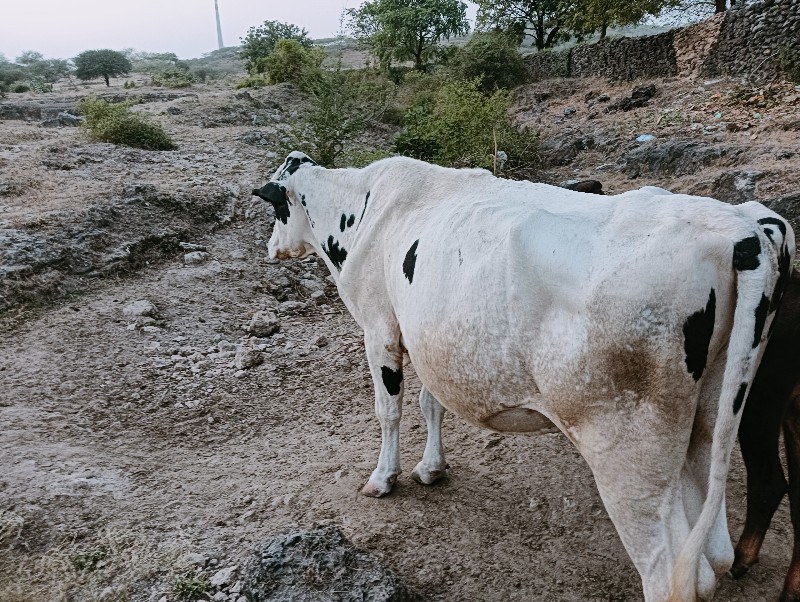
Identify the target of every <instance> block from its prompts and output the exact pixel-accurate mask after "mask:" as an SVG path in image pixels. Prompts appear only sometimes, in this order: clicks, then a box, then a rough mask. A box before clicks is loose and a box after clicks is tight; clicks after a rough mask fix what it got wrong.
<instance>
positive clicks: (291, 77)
mask: <svg viewBox="0 0 800 602" xmlns="http://www.w3.org/2000/svg"><path fill="white" fill-rule="evenodd" d="M324 59H325V54H324V53H323V52H322V51H321V50H318V49H314V48H312V49H306V48H304V47H303V46H302V45H301V44H300V42H298V41H297V40H279V41H278V43H277V44H275V49H274V50H273V51H272V52H271V53H270V54H269V56H267V57H265V58H263V59H261V63H263V71H264V72H266V74H267V75H268V77H269V81H270V82H271V83H273V84H279V83H281V82H290V83H292V84H294V85H296V86H297V87H298V88H300V89H301V90H309V89H311V87H312V86H313V85H314V83H315V82H317V81H318V80H319V78H320V77H321V70H320V67H321V65H322V61H323V60H324Z"/></svg>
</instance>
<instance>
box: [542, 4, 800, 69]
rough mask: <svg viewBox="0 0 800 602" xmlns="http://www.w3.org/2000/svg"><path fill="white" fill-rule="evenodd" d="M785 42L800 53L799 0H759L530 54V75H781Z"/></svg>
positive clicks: (789, 48)
mask: <svg viewBox="0 0 800 602" xmlns="http://www.w3.org/2000/svg"><path fill="white" fill-rule="evenodd" d="M781 48H786V49H787V50H789V51H791V52H795V53H797V54H798V57H800V0H761V1H760V2H755V3H753V4H747V5H743V4H739V5H737V7H736V8H732V9H731V10H728V11H726V12H725V13H721V14H719V15H715V16H714V17H712V18H710V19H708V20H706V21H703V22H702V23H697V24H695V25H690V26H688V27H684V28H681V29H673V30H672V31H668V32H666V33H662V34H658V35H655V36H646V37H641V38H616V39H612V40H601V41H599V42H597V43H595V44H584V45H581V46H576V47H574V48H570V49H568V50H563V51H558V52H540V53H537V54H534V55H531V56H529V57H527V58H526V62H527V65H528V69H529V70H530V74H531V80H532V81H538V80H541V79H548V78H552V77H588V76H596V77H607V78H609V79H618V80H633V79H637V78H650V77H664V76H670V75H680V76H687V77H690V76H698V77H713V76H718V75H734V76H745V77H748V78H750V79H754V80H764V79H771V78H773V77H776V76H780V73H779V65H778V60H777V58H778V53H779V51H780V49H781Z"/></svg>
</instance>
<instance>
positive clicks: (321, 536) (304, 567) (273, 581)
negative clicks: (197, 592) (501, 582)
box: [242, 526, 422, 602]
mask: <svg viewBox="0 0 800 602" xmlns="http://www.w3.org/2000/svg"><path fill="white" fill-rule="evenodd" d="M242 593H244V594H245V595H246V596H247V599H248V600H249V601H250V602H312V601H313V602H345V601H347V602H418V601H420V600H422V598H420V597H419V596H417V595H415V594H414V593H412V592H411V591H409V590H408V589H407V588H406V587H405V586H404V585H403V584H402V583H400V582H399V581H398V579H397V577H396V576H395V574H394V573H393V572H392V571H391V570H389V569H388V568H386V567H385V566H384V565H383V564H382V563H381V562H380V561H379V560H378V559H377V558H375V557H374V556H372V555H370V554H368V553H367V552H364V551H362V550H359V549H358V548H356V547H355V546H354V545H353V544H352V543H351V542H350V541H349V540H348V539H347V538H346V537H345V536H344V534H343V533H342V532H341V531H340V530H339V528H338V527H335V526H327V527H320V528H316V529H310V530H295V531H290V532H289V533H286V534H283V535H277V536H276V537H273V538H272V539H269V540H267V541H265V542H264V543H262V544H260V545H259V546H258V547H257V548H256V553H255V558H254V559H253V560H252V561H251V562H250V564H249V565H248V566H247V568H246V569H245V576H244V587H243V592H242Z"/></svg>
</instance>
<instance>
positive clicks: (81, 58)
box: [75, 49, 133, 86]
mask: <svg viewBox="0 0 800 602" xmlns="http://www.w3.org/2000/svg"><path fill="white" fill-rule="evenodd" d="M132 68H133V66H132V65H131V62H130V61H129V60H128V58H127V57H126V56H125V55H124V54H122V53H121V52H117V51H116V50H108V49H104V50H84V51H83V52H81V53H80V54H79V55H78V56H76V57H75V76H76V77H77V78H78V79H82V80H84V81H85V80H89V79H95V78H97V77H102V78H103V79H104V80H105V81H106V86H110V85H111V84H110V83H109V81H108V78H109V77H119V76H120V75H127V74H128V73H130V71H131V69H132Z"/></svg>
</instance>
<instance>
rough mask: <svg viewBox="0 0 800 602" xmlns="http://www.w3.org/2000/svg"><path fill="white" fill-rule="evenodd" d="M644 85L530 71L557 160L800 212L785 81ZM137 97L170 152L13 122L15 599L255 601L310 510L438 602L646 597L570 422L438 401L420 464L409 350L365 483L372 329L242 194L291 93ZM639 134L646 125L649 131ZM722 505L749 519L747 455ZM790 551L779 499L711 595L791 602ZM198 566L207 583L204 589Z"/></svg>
mask: <svg viewBox="0 0 800 602" xmlns="http://www.w3.org/2000/svg"><path fill="white" fill-rule="evenodd" d="M654 83H655V84H656V87H657V93H656V96H655V97H654V98H653V99H652V100H650V101H649V104H648V106H644V107H641V108H638V109H634V110H632V111H620V112H617V113H604V112H603V110H604V106H605V105H606V104H608V103H609V102H612V101H613V100H615V99H617V97H623V96H627V95H629V94H630V92H631V88H632V86H631V85H610V84H608V83H604V82H549V83H545V84H531V85H530V86H526V87H525V88H523V89H522V90H521V95H520V99H519V103H518V108H519V111H518V115H519V117H520V119H521V120H524V121H527V122H529V123H531V124H535V125H536V127H538V128H541V129H542V130H543V133H544V134H545V135H546V136H547V137H548V145H549V146H548V148H549V153H550V155H551V157H554V159H553V164H552V166H551V167H550V168H549V169H548V171H547V172H546V173H545V177H547V178H549V179H551V180H553V181H558V180H562V179H568V178H582V177H595V178H597V179H601V180H602V181H604V183H605V184H606V188H607V189H608V190H609V191H610V192H622V191H624V190H628V189H630V188H635V187H639V186H642V185H646V184H654V185H661V186H665V187H667V188H671V189H674V190H676V191H678V192H688V191H694V192H701V191H705V190H706V189H705V188H702V187H703V186H717V189H716V190H718V191H719V190H722V188H720V186H722V183H725V182H730V186H731V187H732V188H731V190H733V191H736V192H737V193H740V194H741V195H744V196H746V195H752V196H753V197H754V198H761V199H764V200H769V201H770V202H771V203H775V205H774V206H775V208H776V209H778V210H780V209H779V207H780V208H783V207H788V208H789V209H792V208H794V209H795V210H796V208H797V203H798V198H797V196H796V194H797V193H796V173H797V166H798V160H799V159H800V155H799V154H798V151H800V149H798V148H797V142H796V141H797V127H798V126H797V124H798V122H800V116H799V115H798V113H800V108H798V103H797V102H796V100H795V101H791V102H789V101H786V102H783V104H780V105H775V106H774V107H766V108H758V109H754V110H756V111H758V112H760V113H761V114H762V116H761V117H760V118H754V117H752V116H751V118H752V119H754V120H756V119H757V123H756V124H755V125H753V126H751V128H750V129H749V130H743V131H730V130H729V129H728V128H727V127H725V128H722V127H721V123H719V124H717V123H716V122H720V120H721V119H723V118H716V120H715V118H714V115H715V114H716V113H717V112H723V114H727V113H726V112H725V111H723V108H722V103H723V100H721V99H724V92H725V90H726V89H728V88H730V89H733V87H735V82H725V83H716V84H709V85H707V86H704V91H703V92H696V91H695V89H696V88H698V86H700V84H701V83H702V82H700V83H685V82H684V83H681V82H679V81H676V80H669V81H667V80H664V81H658V82H654ZM726 86H727V88H726ZM96 90H97V91H100V89H99V88H97V89H96ZM716 91H720V94H721V95H722V96H721V97H720V98H721V99H717V100H714V99H713V94H715V92H716ZM112 92H113V93H115V94H119V93H122V90H121V88H119V87H118V88H116V89H113V90H112ZM589 92H593V95H592V96H591V97H589V98H588V100H586V98H587V95H588V93H589ZM133 93H136V94H143V93H148V94H151V97H150V102H147V103H145V104H142V105H138V107H137V110H143V111H147V112H149V113H152V114H154V115H155V116H156V118H157V119H158V120H159V121H160V122H161V123H163V124H164V126H165V127H166V128H167V129H168V130H169V131H170V132H171V133H172V134H173V135H174V136H175V139H176V141H177V143H178V145H179V149H178V150H176V151H170V152H163V153H151V152H145V151H136V150H131V149H124V148H121V147H114V146H112V145H107V144H97V143H91V142H88V141H87V140H85V139H84V138H82V136H81V134H80V132H79V131H78V130H77V129H76V128H72V127H54V128H46V127H41V126H40V125H39V119H40V117H41V116H40V117H37V118H36V119H33V120H30V121H20V120H5V121H0V221H1V222H2V223H0V268H2V270H3V274H2V290H1V291H0V293H1V294H2V299H0V302H2V303H3V305H2V306H0V307H2V308H3V309H2V310H0V311H2V314H0V316H2V320H1V322H0V329H1V330H0V332H2V340H3V342H2V345H0V349H2V353H0V383H2V384H1V385H0V513H1V514H0V546H1V547H0V600H3V602H6V601H9V602H17V601H23V600H24V601H29V600H30V601H45V600H48V601H49V600H76V601H83V600H104V601H110V600H136V601H148V602H149V601H152V602H156V601H159V600H162V601H164V600H168V601H170V602H171V601H172V600H176V599H178V594H179V593H180V592H183V593H184V596H185V599H190V600H192V599H198V600H199V599H204V600H205V599H210V598H213V599H214V600H217V601H224V600H230V601H231V602H241V599H242V597H241V596H242V586H241V578H242V573H243V571H244V566H245V564H246V563H247V562H248V560H249V559H250V558H251V556H252V555H253V550H254V549H255V548H256V546H257V544H259V543H260V542H262V541H264V540H266V539H268V538H270V537H272V536H274V535H276V534H279V533H283V532H285V531H287V530H288V529H290V528H295V527H300V528H307V527H311V526H313V525H315V524H335V525H338V526H340V527H341V529H342V530H343V532H344V533H345V535H347V537H348V538H350V540H352V541H353V542H354V543H355V544H356V545H357V546H359V547H360V548H362V549H364V550H366V551H369V552H371V553H372V554H374V555H375V557H377V558H378V559H380V560H381V561H382V562H383V563H385V564H386V565H387V566H389V567H391V568H392V569H393V571H394V572H395V573H396V574H397V576H398V578H399V579H400V580H401V581H402V582H403V583H404V584H405V585H406V586H408V587H409V588H410V589H411V590H413V591H415V592H417V593H419V594H421V595H422V596H423V597H425V598H427V599H432V600H446V601H453V602H455V601H463V600H566V601H569V600H576V601H577V600H581V601H586V600H596V601H601V600H602V601H611V600H614V601H618V600H636V599H639V598H640V597H641V589H640V585H639V582H638V577H637V575H636V573H635V571H634V569H633V567H632V565H631V563H630V561H629V560H628V558H627V555H626V554H625V551H624V549H623V548H622V545H621V543H620V542H619V539H618V537H617V536H616V533H615V531H614V529H613V526H612V524H611V522H610V521H609V519H608V517H607V515H606V513H605V511H604V509H603V507H602V504H601V502H600V499H599V497H598V495H597V492H596V489H595V486H594V483H593V480H592V477H591V474H590V472H589V470H588V468H587V466H586V465H585V463H584V462H583V461H582V459H581V458H580V456H579V455H578V454H577V453H576V452H575V450H574V449H573V448H572V447H571V445H570V444H569V442H568V441H567V440H566V439H565V438H564V437H563V436H561V435H544V436H540V437H536V438H526V437H522V436H516V437H515V436H502V435H498V434H493V433H490V432H487V431H483V430H480V429H478V428H476V427H473V426H470V425H468V424H466V423H464V422H463V421H462V420H461V419H459V418H456V417H452V416H450V417H448V418H447V420H446V421H445V426H444V442H445V446H446V450H447V453H448V456H449V457H448V460H449V462H450V466H451V470H450V474H449V476H448V478H447V479H446V480H445V481H444V482H442V483H440V484H437V485H434V486H432V487H424V486H421V485H418V484H416V483H414V482H412V481H411V480H410V478H409V476H408V475H409V473H410V469H411V467H413V465H414V464H415V463H416V462H417V460H418V458H419V457H420V456H421V454H422V450H423V448H424V441H425V428H424V421H423V419H422V417H421V415H420V412H419V410H418V409H417V406H416V395H417V393H418V391H419V383H418V381H417V380H416V379H415V377H414V375H413V371H412V370H411V369H410V368H409V369H408V372H407V374H408V380H407V395H406V402H405V410H406V413H407V416H406V418H404V421H403V428H402V439H401V443H402V453H403V458H404V468H405V471H406V472H405V473H404V474H403V475H401V477H400V479H399V482H398V484H397V486H396V489H395V491H394V492H393V493H392V495H390V496H389V497H387V498H385V499H380V500H376V499H368V498H365V497H362V496H360V495H359V494H358V489H359V488H360V486H361V485H362V484H363V483H364V481H365V480H366V478H367V476H368V475H369V473H370V471H371V470H372V468H373V466H374V462H375V461H376V459H377V453H378V449H379V444H380V433H379V427H378V424H377V421H376V419H375V418H374V416H373V412H372V404H373V401H372V385H371V382H370V378H369V375H368V372H367V366H366V360H365V357H364V352H363V345H362V342H361V333H360V331H359V329H358V327H357V326H356V324H355V323H354V322H353V321H352V319H351V318H350V317H349V315H348V314H347V312H346V310H345V308H344V306H343V305H342V304H341V303H340V302H339V300H338V298H337V296H336V291H335V288H334V287H333V286H332V285H331V283H330V281H329V280H328V279H327V273H326V272H325V268H324V267H323V265H322V263H321V262H320V261H318V260H317V259H315V258H309V259H306V260H302V261H289V262H284V263H275V262H272V261H270V260H269V259H268V257H267V252H266V240H267V239H268V237H269V233H270V229H271V223H272V217H271V214H270V210H267V209H265V208H264V207H263V206H261V205H260V204H257V203H255V202H254V201H253V200H252V199H251V197H250V196H249V191H250V190H251V189H252V188H253V187H254V186H255V185H259V184H261V183H263V180H264V178H265V175H266V174H268V173H270V172H271V169H272V168H274V166H275V165H276V164H277V163H278V162H279V161H280V159H279V158H278V157H276V156H275V154H274V151H272V150H271V149H273V148H275V146H276V145H277V143H278V142H279V141H280V138H281V136H282V134H281V131H282V130H283V129H285V128H286V127H287V126H286V125H285V123H286V119H287V118H288V117H290V115H291V112H292V111H293V110H296V108H295V103H294V100H295V99H294V95H293V93H292V91H291V89H289V88H286V87H275V88H268V89H264V90H261V91H250V92H235V91H233V90H230V89H223V88H204V87H202V86H196V87H195V88H192V89H189V90H188V91H186V92H179V93H177V95H175V96H173V97H169V96H167V94H166V93H165V92H164V91H163V90H152V89H147V88H140V89H138V90H135V91H133ZM82 94H85V91H70V90H62V91H59V92H56V93H54V94H53V95H50V96H49V97H45V98H44V101H45V102H46V103H51V104H53V103H66V104H69V103H70V102H73V101H74V98H75V97H77V96H80V95H82ZM602 94H607V95H609V97H610V99H609V101H603V100H601V99H600V98H599V96H602ZM781 94H782V95H783V94H786V95H789V96H791V94H792V89H791V87H789V88H786V89H785V90H783V91H782V92H781ZM537 95H538V96H537ZM709 98H711V100H709ZM781 98H784V96H781ZM737 102H738V101H737ZM591 103H593V104H592V106H589V105H590V104H591ZM713 103H718V104H720V108H719V110H714V109H716V108H717V105H716V104H713ZM737 106H738V105H737ZM691 107H694V108H691ZM787 107H788V108H787ZM568 108H574V109H575V111H574V112H571V111H567V112H566V113H565V109H568ZM666 109H670V112H669V113H668V112H667V111H666ZM0 110H2V106H0ZM26 110H28V109H26ZM593 113H596V115H594V116H592V114H593ZM673 113H675V114H680V115H681V117H680V118H678V117H677V116H672V115H673ZM698 113H701V114H702V115H703V116H704V120H703V121H700V120H699V119H698V118H697V117H696V115H697V114H698ZM662 115H669V116H668V117H661V116H662ZM45 118H46V116H45ZM665 120H666V121H665ZM706 121H708V125H714V126H715V128H714V129H709V130H707V129H704V128H705V125H706V123H705V122H706ZM695 123H701V126H700V127H694V124H695ZM737 123H738V122H737ZM781 124H783V125H781ZM787 124H788V125H787ZM792 124H794V125H792ZM784 126H785V127H786V128H788V129H784ZM670 128H672V129H670ZM644 133H650V134H653V135H655V136H656V138H655V139H654V140H651V141H649V142H644V143H637V142H635V137H636V136H638V135H640V134H644ZM752 134H756V136H755V137H752ZM590 139H591V141H590ZM576 140H579V141H580V142H575V141H576ZM681 141H683V143H685V144H683V146H681V147H680V149H683V150H682V151H681V150H680V149H679V150H678V151H676V150H675V148H676V146H675V145H676V144H677V143H678V142H681ZM648 148H649V149H652V152H646V151H645V149H648ZM723 148H724V149H727V150H726V151H725V152H724V153H721V151H720V150H719V149H723ZM665 149H666V150H665ZM670 149H672V150H670ZM698 149H701V150H698ZM714 149H717V150H714ZM560 152H563V153H565V155H564V157H562V158H559V156H558V155H559V153H560ZM659 153H661V154H659ZM570 155H571V156H570ZM658 157H662V159H658ZM664 157H666V158H664ZM701 157H704V158H701ZM781 157H783V158H781ZM633 165H636V166H637V167H635V168H634V167H632V166H633ZM634 172H635V175H636V177H635V178H633V179H631V176H632V175H634ZM725 174H728V175H725ZM736 174H760V175H753V176H752V177H750V176H747V177H746V176H745V175H736ZM748 178H749V179H748ZM743 182H744V183H743ZM708 192H711V190H710V189H709V190H708ZM744 196H742V197H741V198H733V197H730V198H729V200H745V199H744ZM791 217H794V218H796V213H795V214H793V215H792V216H791ZM259 312H260V313H259ZM256 314H258V318H257V320H256V322H257V323H256V324H255V325H254V326H253V327H252V328H251V331H248V328H250V327H251V320H252V318H253V316H254V315H256ZM276 325H278V327H279V330H278V331H277V332H275V333H272V334H270V335H267V333H268V332H269V331H270V330H272V329H274V328H275V326H276ZM255 334H259V335H266V336H254V335H255ZM729 516H730V521H731V531H732V533H733V534H738V531H739V529H740V527H741V523H742V519H743V517H744V485H743V469H742V465H741V461H740V460H739V459H738V456H736V460H735V462H734V466H733V469H732V471H731V475H730V481H729ZM790 554H791V528H790V524H789V519H788V513H787V508H786V506H785V504H784V506H782V507H781V509H780V510H779V513H778V515H777V516H776V519H775V521H774V525H773V528H772V530H771V531H770V533H769V535H768V539H767V541H766V544H765V547H764V550H763V552H762V560H761V563H760V564H759V565H758V566H757V567H755V568H754V569H753V570H752V571H751V574H750V575H748V576H747V577H746V578H745V579H743V580H741V581H733V580H731V579H729V578H726V579H724V580H723V581H722V583H721V585H720V589H719V592H718V598H717V599H720V600H741V601H744V600H748V601H750V600H774V599H776V598H777V595H778V593H779V591H780V588H781V583H782V579H783V574H784V571H785V569H786V567H787V565H788V561H789V558H790ZM202 575H206V576H207V577H209V578H211V582H212V583H213V585H208V586H203V587H201V588H200V589H192V586H191V584H192V583H194V581H192V579H194V580H198V579H199V577H200V576H202ZM200 581H202V579H200Z"/></svg>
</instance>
